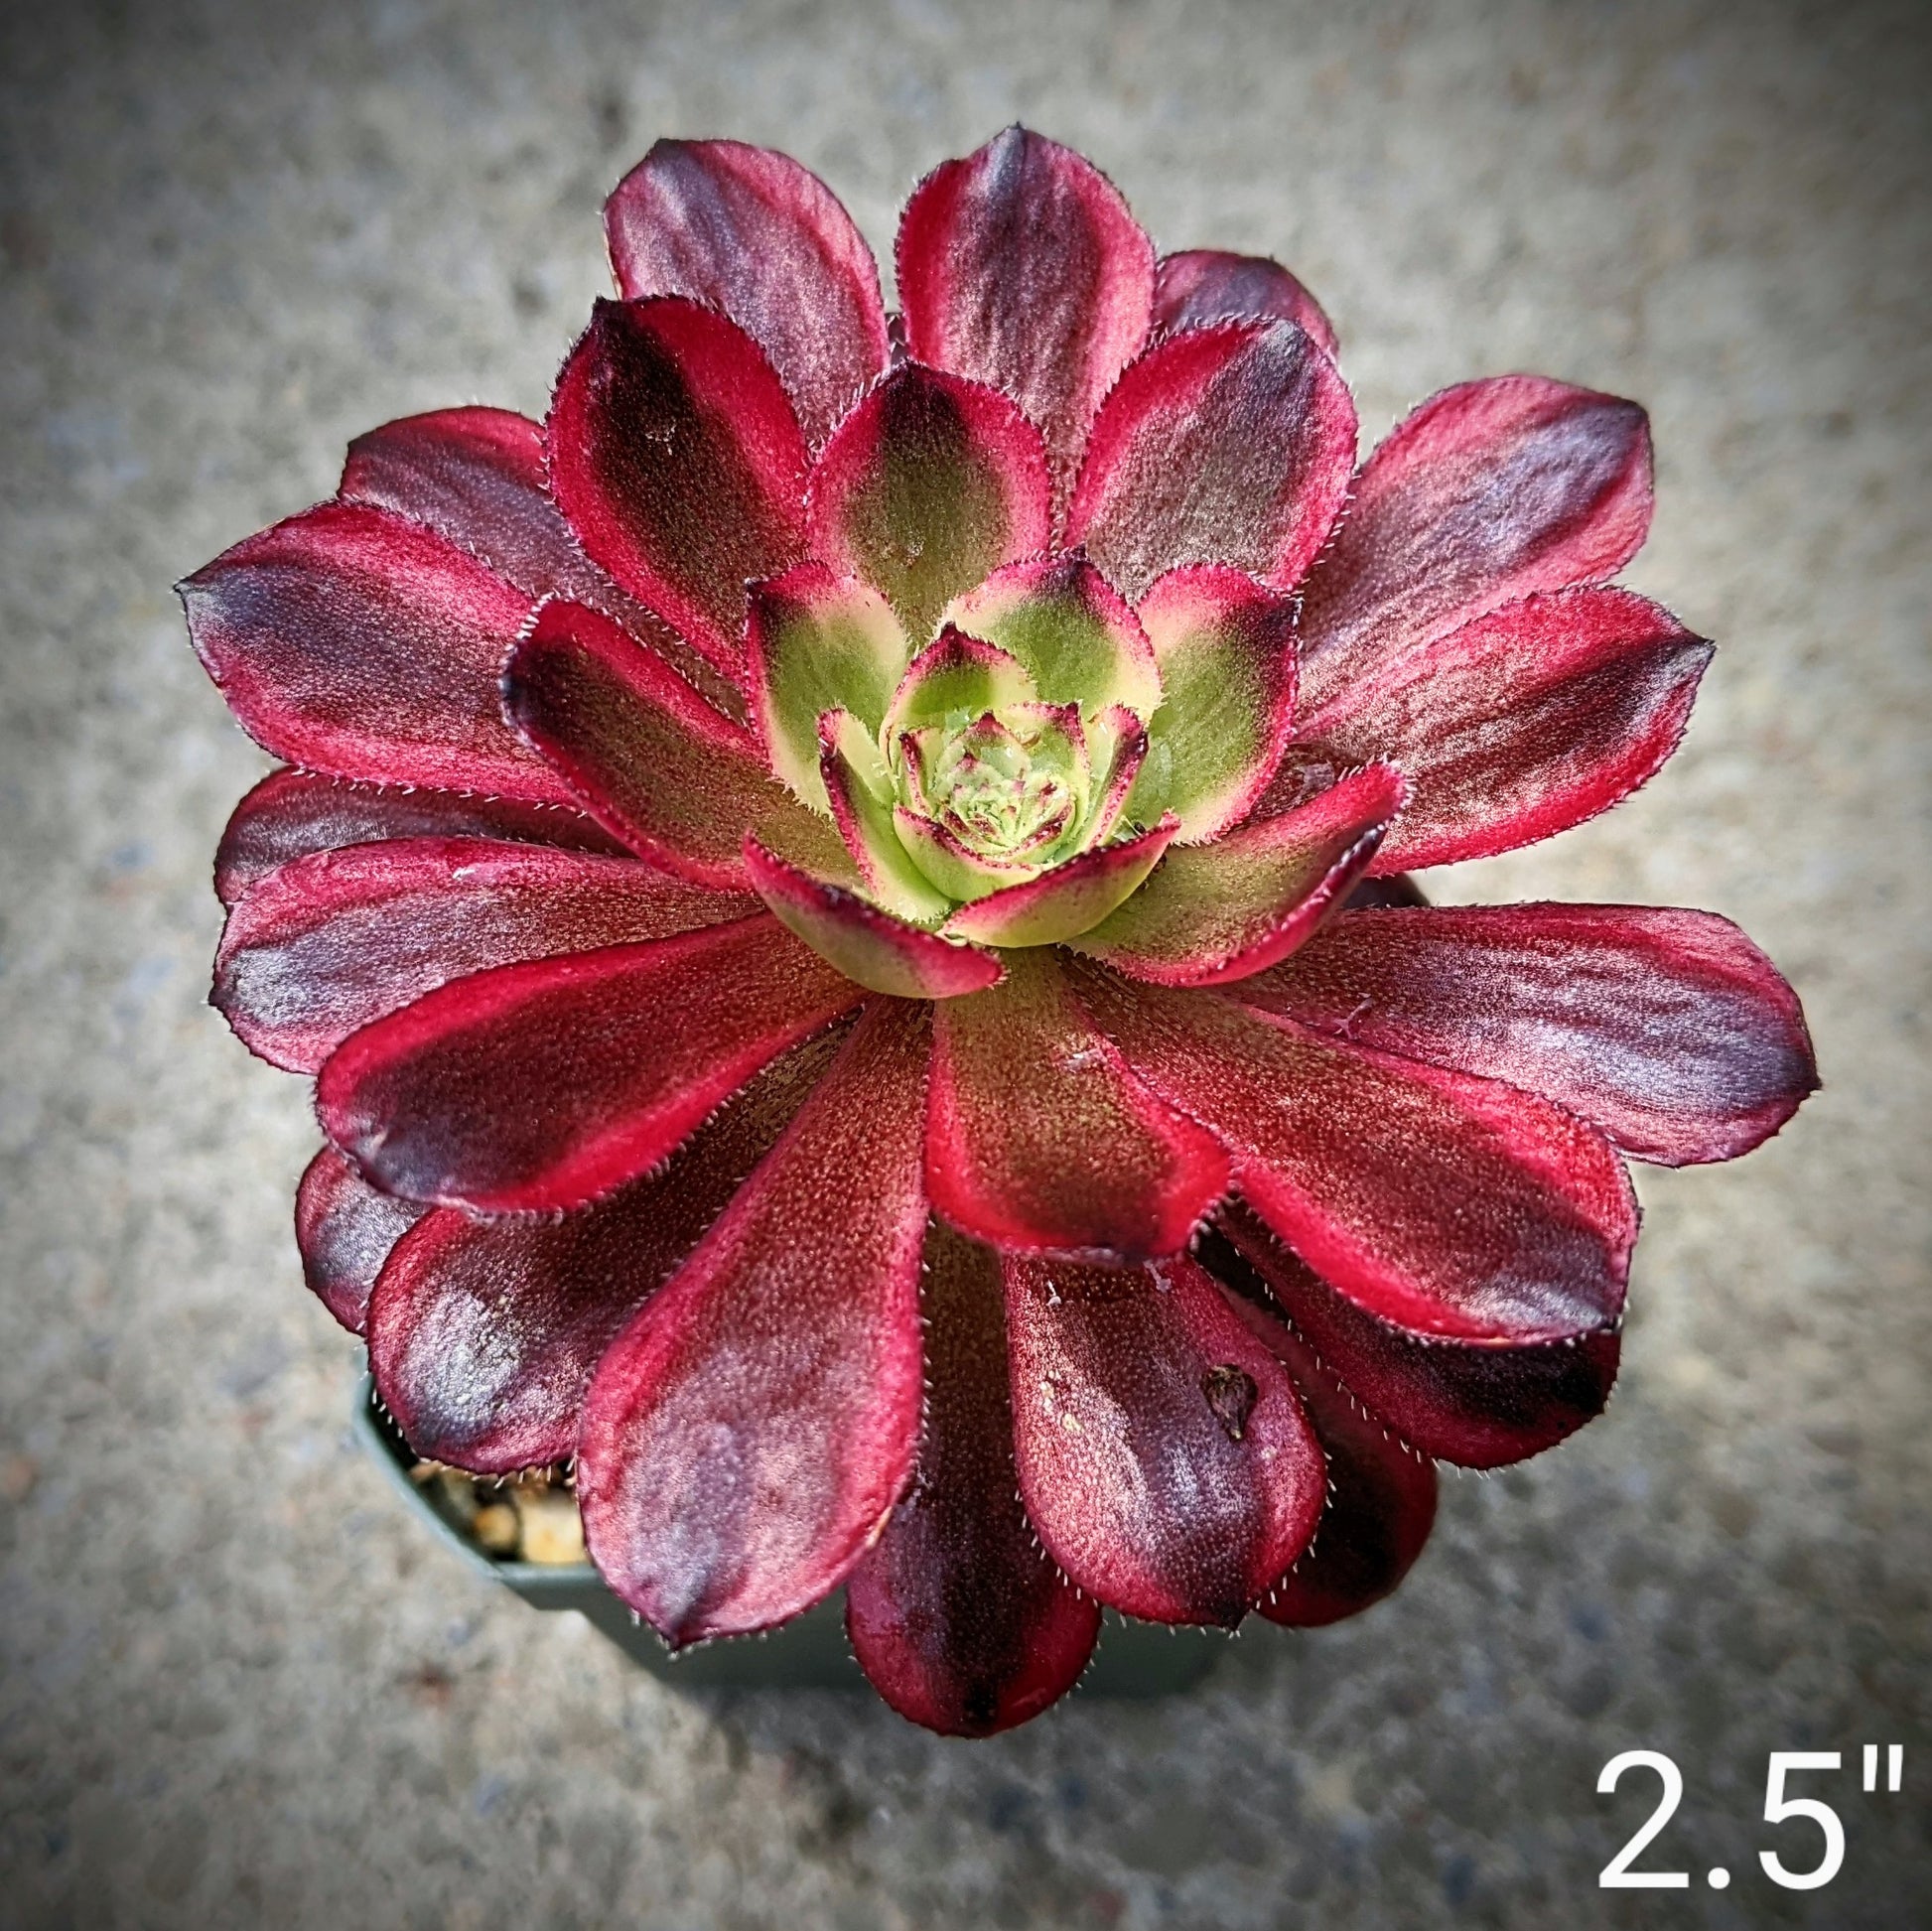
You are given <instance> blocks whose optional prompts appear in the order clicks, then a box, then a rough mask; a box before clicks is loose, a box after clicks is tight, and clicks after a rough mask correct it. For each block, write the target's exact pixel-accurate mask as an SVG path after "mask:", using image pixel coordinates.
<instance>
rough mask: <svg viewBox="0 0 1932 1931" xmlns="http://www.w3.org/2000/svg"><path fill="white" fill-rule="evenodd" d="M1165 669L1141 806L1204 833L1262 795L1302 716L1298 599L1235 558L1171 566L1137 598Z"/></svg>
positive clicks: (1188, 841) (1197, 841)
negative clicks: (1145, 803)
mask: <svg viewBox="0 0 1932 1931" xmlns="http://www.w3.org/2000/svg"><path fill="white" fill-rule="evenodd" d="M1134 615H1135V616H1136V617H1137V618H1139V619H1140V621H1141V627H1142V628H1143V629H1144V630H1146V632H1147V636H1148V642H1149V643H1150V644H1151V645H1152V646H1153V649H1154V660H1155V662H1156V664H1157V665H1159V667H1160V672H1161V703H1160V707H1159V709H1157V710H1156V712H1155V713H1154V718H1153V721H1152V724H1151V726H1150V728H1149V743H1148V749H1147V755H1146V758H1145V760H1144V761H1143V764H1142V767H1141V777H1140V784H1139V788H1138V791H1137V793H1136V795H1135V798H1134V803H1135V805H1136V806H1137V807H1139V806H1140V804H1141V802H1142V800H1143V799H1146V800H1149V801H1150V808H1149V809H1146V810H1137V812H1136V814H1135V815H1138V816H1140V817H1141V818H1142V819H1144V820H1145V819H1146V818H1148V817H1151V816H1153V815H1154V812H1153V809H1152V803H1153V801H1157V800H1158V802H1159V806H1160V808H1161V809H1164V810H1168V811H1172V812H1173V813H1174V815H1175V816H1176V817H1178V818H1179V820H1180V834H1179V837H1178V839H1177V840H1176V841H1175V842H1176V843H1178V844H1182V845H1201V844H1206V843H1207V842H1208V841H1209V840H1211V839H1214V838H1218V837H1219V836H1220V835H1221V833H1222V832H1224V831H1226V830H1227V829H1228V827H1229V826H1230V825H1237V824H1239V823H1240V822H1241V820H1242V819H1243V818H1245V817H1246V816H1247V815H1248V813H1249V812H1250V811H1252V810H1253V809H1254V807H1255V804H1256V803H1257V801H1258V800H1259V799H1260V798H1261V796H1262V794H1263V792H1265V791H1266V790H1267V788H1268V783H1269V780H1270V779H1271V778H1272V777H1273V776H1274V774H1275V767H1276V765H1277V764H1279V763H1280V762H1281V759H1282V753H1283V751H1284V750H1285V749H1286V748H1287V745H1288V740H1289V734H1290V732H1291V731H1292V729H1293V728H1294V722H1295V715H1294V714H1295V600H1294V599H1293V598H1292V597H1287V596H1284V595H1283V594H1282V593H1280V592H1279V591H1272V590H1269V589H1268V588H1267V587H1266V586H1264V585H1262V584H1258V583H1256V582H1255V580H1254V579H1253V578H1252V577H1250V576H1247V575H1246V574H1245V573H1243V572H1242V571H1239V570H1230V569H1228V568H1227V567H1226V566H1225V565H1224V564H1213V563H1199V564H1192V565H1189V566H1186V567H1184V568H1182V569H1179V570H1171V571H1169V572H1168V574H1167V575H1166V576H1165V577H1163V578H1161V579H1160V581H1159V582H1158V583H1156V584H1155V586H1154V587H1153V589H1151V590H1150V591H1149V592H1148V593H1147V595H1146V596H1145V597H1143V598H1142V599H1141V601H1140V604H1139V605H1138V606H1137V607H1136V609H1135V613H1134Z"/></svg>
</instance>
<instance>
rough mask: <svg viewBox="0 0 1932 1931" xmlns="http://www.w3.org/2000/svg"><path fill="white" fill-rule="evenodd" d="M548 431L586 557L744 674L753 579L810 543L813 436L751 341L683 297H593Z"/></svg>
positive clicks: (562, 495) (773, 572) (553, 471)
mask: <svg viewBox="0 0 1932 1931" xmlns="http://www.w3.org/2000/svg"><path fill="white" fill-rule="evenodd" d="M544 443H545V448H546V450H547V451H548V454H549V462H550V486H551V488H552V489H553V490H554V491H555V493H556V497H557V501H558V503H559V504H560V505H561V507H562V509H563V512H564V514H565V515H566V516H568V517H569V518H570V524H571V527H572V528H573V529H574V530H575V531H576V532H577V535H578V538H579V540H580V541H581V542H582V543H583V545H584V548H585V549H586V550H587V551H588V552H589V553H590V555H591V557H592V559H593V560H594V561H595V562H597V563H599V564H602V565H603V567H604V568H605V569H606V570H608V571H609V572H610V573H611V575H612V576H613V577H615V578H616V579H617V580H618V582H619V583H620V584H621V585H622V587H623V588H624V589H625V590H627V591H629V592H630V594H631V595H632V596H633V597H636V598H638V599H640V600H641V601H642V602H643V603H645V604H646V605H648V606H649V607H650V609H652V610H654V611H656V612H657V613H658V614H659V616H661V617H662V618H664V619H665V621H667V622H669V623H670V624H671V625H672V626H673V627H674V628H676V629H677V630H678V631H679V632H680V633H681V634H682V635H683V636H684V637H685V638H687V639H688V640H689V642H690V643H691V645H692V646H693V647H694V648H695V649H696V650H697V651H698V652H699V653H700V654H701V655H702V656H704V657H706V658H708V659H709V660H710V661H711V662H712V663H713V664H715V665H716V666H717V667H718V668H719V669H720V670H722V671H724V672H725V673H726V674H727V675H729V676H733V677H736V676H737V675H738V673H739V671H740V668H741V664H742V660H743V645H742V643H741V632H742V631H743V629H744V627H745V586H746V584H747V583H749V582H751V581H752V580H753V579H755V578H759V577H775V576H777V575H778V574H779V572H780V571H782V570H783V569H784V568H785V567H786V566H787V565H788V564H792V563H795V562H796V561H797V560H798V559H799V558H800V557H801V556H802V555H803V554H804V537H805V509H804V488H805V442H804V438H803V436H802V435H800V433H799V429H798V419H797V418H796V417H795V416H794V415H793V414H792V412H791V404H790V402H789V401H788V400H787V399H786V396H785V392H784V387H783V385H782V384H781V383H780V382H779V380H778V378H777V376H776V375H774V374H773V373H772V371H771V364H770V363H769V362H767V361H766V360H765V359H764V356H763V353H762V352H761V351H760V350H759V345H758V344H757V343H755V342H754V341H753V340H752V339H751V337H750V336H748V335H746V333H745V332H744V331H743V330H742V329H740V328H739V327H738V326H737V325H736V324H735V323H732V322H729V321H727V320H726V319H725V317H723V316H722V315H719V314H718V313H716V312H715V311H714V310H711V309H706V308H701V307H699V306H698V305H697V304H696V303H695V302H690V301H687V300H686V299H685V298H684V297H682V296H677V295H664V296H656V297H653V298H651V299H650V300H648V301H643V302H600V303H599V304H598V305H597V310H596V313H595V315H594V316H593V318H592V321H591V326H590V328H589V329H588V330H587V331H586V332H585V333H584V336H583V338H582V339H581V340H580V341H579V342H578V344H577V346H576V347H575V348H573V349H572V350H571V352H570V358H569V360H567V361H566V362H565V363H564V366H563V372H562V373H561V374H560V375H559V376H558V377H557V393H556V396H555V398H554V399H553V401H552V402H551V405H550V420H549V422H548V424H547V425H546V426H545V430H544Z"/></svg>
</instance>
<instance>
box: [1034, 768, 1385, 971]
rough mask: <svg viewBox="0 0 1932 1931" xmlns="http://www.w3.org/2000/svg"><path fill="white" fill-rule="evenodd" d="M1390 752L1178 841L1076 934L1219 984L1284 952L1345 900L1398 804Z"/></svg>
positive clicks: (1119, 960)
mask: <svg viewBox="0 0 1932 1931" xmlns="http://www.w3.org/2000/svg"><path fill="white" fill-rule="evenodd" d="M1402 796H1403V781H1402V774H1401V772H1400V771H1398V770H1396V769H1395V767H1394V766H1393V765H1390V764H1370V765H1369V766H1367V768H1366V769H1363V770H1359V771H1353V772H1351V773H1350V774H1349V775H1348V776H1347V777H1344V778H1343V779H1341V781H1340V782H1339V783H1337V784H1335V785H1332V786H1331V787H1330V788H1329V789H1328V790H1326V791H1322V792H1319V793H1317V794H1316V795H1315V796H1314V797H1312V798H1311V799H1310V800H1309V801H1308V802H1307V803H1306V804H1302V805H1298V806H1297V807H1296V808H1295V809H1294V810H1292V811H1288V812H1284V813H1283V814H1282V816H1281V817H1279V818H1262V819H1258V820H1257V821H1256V822H1255V823H1253V824H1249V825H1244V826H1242V828H1241V829H1240V830H1239V831H1231V832H1229V833H1228V834H1227V835H1226V836H1225V837H1222V838H1219V839H1217V840H1215V842H1214V843H1213V844H1211V845H1190V846H1184V847H1183V846H1179V845H1176V846H1174V847H1173V848H1172V849H1171V850H1170V851H1169V853H1168V855H1167V856H1166V857H1165V858H1164V859H1163V860H1162V861H1161V863H1160V864H1159V865H1158V866H1157V867H1156V868H1155V870H1154V872H1153V874H1152V875H1151V876H1150V878H1149V879H1148V882H1147V883H1146V884H1145V885H1144V886H1142V887H1141V889H1140V891H1138V892H1137V893H1135V895H1134V896H1133V897H1131V898H1129V899H1128V900H1127V901H1126V903H1125V904H1123V905H1121V906H1120V908H1119V909H1118V910H1117V911H1114V912H1111V913H1109V914H1108V916H1107V917H1105V918H1104V919H1102V920H1101V921H1100V923H1099V924H1098V925H1095V926H1093V927H1092V928H1091V929H1090V930H1088V931H1085V932H1082V933H1080V934H1079V935H1078V936H1077V937H1075V938H1073V939H1071V940H1070V941H1069V943H1070V944H1071V945H1072V947H1073V949H1074V950H1075V951H1076V952H1085V953H1088V954H1090V955H1091V956H1092V957H1094V958H1096V959H1104V960H1105V961H1106V962H1107V964H1109V965H1111V966H1114V967H1116V968H1118V969H1119V970H1120V971H1122V972H1125V973H1127V974H1129V975H1130V976H1131V977H1133V978H1136V979H1147V980H1152V981H1154V982H1155V983H1156V984H1158V985H1167V986H1218V985H1225V984H1227V983H1228V982H1229V981H1231V980H1237V979H1246V978H1248V977H1249V976H1250V975H1251V974H1254V973H1257V972H1260V971H1262V970H1264V969H1265V968H1266V967H1268V966H1271V965H1274V964H1276V963H1277V962H1278V961H1279V960H1282V959H1285V958H1287V957H1288V955H1289V954H1290V953H1292V952H1293V951H1294V950H1295V949H1296V947H1297V946H1299V945H1302V944H1304V943H1305V942H1306V941H1307V940H1308V939H1309V938H1311V936H1312V935H1313V934H1314V932H1315V931H1316V930H1317V929H1318V928H1319V926H1320V924H1321V921H1322V920H1323V919H1324V918H1326V917H1327V916H1328V915H1329V914H1330V913H1331V912H1333V911H1334V910H1335V909H1336V908H1337V907H1339V906H1340V904H1341V903H1342V901H1343V899H1345V898H1346V897H1347V896H1348V892H1349V889H1350V887H1352V886H1353V885H1354V883H1355V881H1356V880H1357V879H1359V878H1360V877H1361V876H1362V875H1363V873H1365V872H1366V871H1367V870H1368V868H1369V865H1370V862H1371V861H1372V860H1373V859H1374V857H1375V853H1376V848H1377V847H1378V846H1379V845H1380V844H1381V843H1382V841H1383V839H1384V838H1385V837H1387V835H1388V830H1389V826H1390V825H1391V823H1393V822H1394V820H1395V815H1396V813H1397V812H1398V811H1399V810H1400V809H1401V806H1402Z"/></svg>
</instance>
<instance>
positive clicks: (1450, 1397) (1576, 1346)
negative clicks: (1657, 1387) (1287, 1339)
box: [1224, 1206, 1621, 1468]
mask: <svg viewBox="0 0 1932 1931" xmlns="http://www.w3.org/2000/svg"><path fill="white" fill-rule="evenodd" d="M1224 1220H1225V1224H1226V1228H1227V1233H1228V1237H1229V1239H1230V1240H1231V1242H1232V1243H1233V1245H1234V1247H1235V1248H1236V1249H1237V1250H1238V1252H1239V1254H1240V1256H1241V1257H1242V1258H1243V1259H1244V1260H1246V1261H1247V1262H1248V1263H1249V1264H1250V1266H1252V1267H1253V1269H1254V1270H1255V1272H1256V1274H1257V1275H1259V1277H1260V1278H1261V1279H1262V1280H1263V1281H1264V1282H1265V1283H1266V1284H1267V1287H1268V1289H1269V1291H1270V1292H1271V1293H1272V1294H1273V1295H1274V1296H1275V1298H1276V1299H1277V1300H1278V1301H1279V1302H1280V1303H1281V1305H1282V1307H1283V1308H1284V1309H1285V1310H1287V1312H1288V1315H1289V1318H1290V1319H1291V1320H1292V1321H1293V1322H1294V1323H1295V1327H1296V1331H1297V1332H1298V1333H1300V1334H1301V1335H1302V1336H1303V1337H1304V1338H1305V1339H1306V1340H1307V1341H1308V1342H1309V1344H1310V1346H1311V1347H1312V1348H1313V1349H1314V1350H1315V1351H1316V1353H1318V1354H1319V1355H1320V1357H1321V1359H1322V1360H1323V1361H1324V1362H1326V1363H1327V1365H1328V1367H1329V1368H1330V1369H1331V1370H1332V1371H1333V1372H1334V1373H1335V1374H1336V1375H1338V1376H1339V1377H1340V1378H1341V1380H1342V1381H1343V1382H1344V1383H1346V1385H1347V1386H1348V1387H1349V1388H1350V1389H1352V1390H1353V1391H1354V1392H1355V1393H1356V1394H1357V1395H1358V1396H1360V1398H1361V1399H1362V1400H1363V1401H1364V1402H1365V1403H1367V1405H1368V1406H1369V1407H1370V1408H1371V1409H1373V1410H1374V1411H1375V1413H1376V1414H1377V1415H1379V1416H1380V1417H1381V1418H1382V1419H1383V1420H1384V1421H1385V1422H1387V1423H1388V1425H1389V1426H1390V1427H1391V1428H1392V1429H1394V1430H1395V1431H1396V1433H1397V1434H1398V1435H1400V1436H1401V1437H1402V1438H1403V1440H1404V1441H1406V1442H1408V1443H1409V1444H1410V1445H1411V1446H1412V1447H1414V1448H1418V1449H1420V1450H1421V1452H1422V1453H1424V1454H1428V1455H1434V1456H1436V1457H1437V1458H1438V1459H1439V1460H1442V1461H1452V1462H1455V1463H1457V1464H1458V1465H1460V1466H1461V1467H1464V1468H1500V1467H1502V1466H1504V1465H1505V1464H1506V1463H1508V1462H1512V1461H1521V1460H1523V1459H1524V1458H1525V1457H1526V1456H1529V1455H1533V1454H1540V1453H1542V1451H1543V1450H1544V1449H1545V1448H1554V1447H1555V1446H1556V1445H1557V1444H1558V1443H1559V1442H1561V1441H1563V1440H1564V1439H1565V1438H1566V1437H1568V1436H1571V1435H1574V1434H1575V1433H1576V1432H1577V1431H1578V1430H1579V1429H1580V1428H1582V1427H1583V1426H1584V1424H1585V1423H1586V1422H1588V1421H1592V1420H1594V1419H1595V1417H1596V1416H1598V1415H1600V1414H1601V1413H1602V1412H1603V1406H1604V1404H1605V1403H1606V1402H1607V1401H1608V1400H1609V1398H1610V1387H1611V1385H1612V1383H1614V1381H1615V1380H1616V1369H1617V1357H1618V1354H1619V1352H1620V1347H1621V1344H1620V1341H1619V1338H1618V1333H1617V1330H1616V1329H1615V1328H1614V1327H1607V1326H1606V1327H1598V1328H1595V1329H1592V1330H1590V1331H1588V1332H1587V1333H1582V1334H1576V1335H1572V1336H1570V1337H1568V1338H1566V1339H1562V1340H1551V1341H1541V1342H1521V1343H1512V1344H1511V1345H1510V1346H1507V1347H1497V1346H1495V1345H1493V1344H1489V1343H1484V1342H1482V1341H1464V1340H1455V1339H1451V1338H1445V1337H1444V1336H1442V1335H1439V1334H1431V1333H1427V1332H1420V1331H1418V1330H1417V1329H1415V1328H1413V1327H1405V1326H1403V1325H1402V1324H1401V1323H1400V1322H1398V1321H1393V1320H1384V1319H1381V1318H1378V1317H1377V1315H1375V1314H1374V1313H1372V1312H1370V1311H1369V1310H1367V1309H1365V1308H1363V1307H1361V1306H1359V1305H1358V1304H1357V1303H1356V1302H1355V1301H1354V1300H1352V1299H1351V1298H1350V1297H1349V1296H1348V1295H1345V1294H1340V1293H1337V1292H1336V1290H1335V1289H1334V1288H1332V1287H1330V1286H1329V1285H1328V1284H1327V1283H1326V1282H1325V1281H1323V1280H1322V1279H1321V1277H1320V1276H1319V1275H1317V1274H1315V1273H1314V1272H1313V1270H1312V1269H1311V1268H1310V1267H1309V1266H1308V1265H1307V1264H1306V1263H1305V1262H1303V1261H1302V1260H1300V1259H1299V1258H1298V1257H1297V1256H1296V1255H1295V1254H1294V1253H1293V1252H1292V1251H1291V1250H1290V1249H1289V1248H1288V1247H1286V1246H1285V1245H1284V1244H1283V1243H1282V1242H1281V1241H1279V1240H1277V1239H1276V1238H1275V1236H1274V1235H1273V1234H1272V1233H1271V1232H1270V1231H1269V1229H1268V1228H1267V1227H1266V1226H1265V1225H1264V1224H1263V1223H1262V1222H1261V1221H1260V1220H1259V1219H1258V1218H1257V1217H1256V1216H1255V1215H1253V1214H1252V1213H1248V1212H1246V1211H1244V1210H1243V1209H1241V1208H1240V1207H1238V1206H1237V1207H1235V1208H1233V1209H1230V1210H1228V1211H1227V1212H1226V1213H1225V1215H1224Z"/></svg>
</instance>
